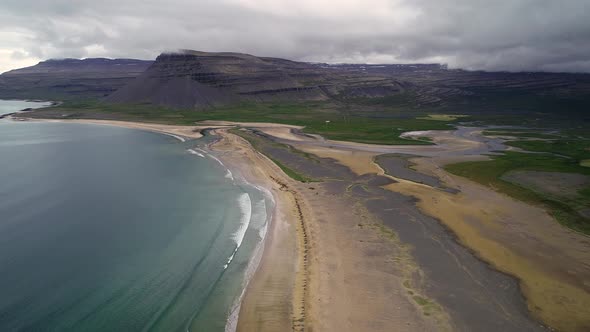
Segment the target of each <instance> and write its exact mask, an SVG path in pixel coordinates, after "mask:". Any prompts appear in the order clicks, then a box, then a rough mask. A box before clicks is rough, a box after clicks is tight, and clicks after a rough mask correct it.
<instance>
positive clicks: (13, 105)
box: [0, 100, 51, 116]
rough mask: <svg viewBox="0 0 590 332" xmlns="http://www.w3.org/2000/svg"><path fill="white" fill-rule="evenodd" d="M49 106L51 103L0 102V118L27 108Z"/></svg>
mask: <svg viewBox="0 0 590 332" xmlns="http://www.w3.org/2000/svg"><path fill="white" fill-rule="evenodd" d="M49 105H51V102H45V101H27V100H0V116H2V115H5V114H9V113H13V112H17V111H21V110H24V109H27V108H40V107H47V106H49Z"/></svg>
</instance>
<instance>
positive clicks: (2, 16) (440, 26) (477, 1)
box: [0, 0, 590, 72]
mask: <svg viewBox="0 0 590 332" xmlns="http://www.w3.org/2000/svg"><path fill="white" fill-rule="evenodd" d="M588 13H590V1H588V0H563V1H548V0H497V1H484V0H455V1H452V0H414V1H409V0H315V1H313V0H299V1H288V0H201V1H195V0H168V1H155V0H124V1H123V0H119V1H114V0H102V1H95V0H92V1H89V0H77V1H74V0H70V1H67V0H48V1H36V0H3V1H2V2H1V3H0V72H1V71H5V70H9V69H12V68H16V67H21V66H24V65H30V64H34V63H36V62H37V61H39V60H41V59H47V58H62V57H78V58H80V57H126V58H141V59H153V58H155V56H156V55H157V54H159V53H160V52H162V51H169V50H175V49H187V48H188V49H197V50H204V51H234V52H245V53H252V54H256V55H263V56H275V57H284V58H289V59H294V60H304V61H324V62H368V63H394V62H440V63H448V64H449V66H450V67H453V68H465V69H484V70H511V71H523V70H526V71H573V72H578V71H583V72H590V14H588Z"/></svg>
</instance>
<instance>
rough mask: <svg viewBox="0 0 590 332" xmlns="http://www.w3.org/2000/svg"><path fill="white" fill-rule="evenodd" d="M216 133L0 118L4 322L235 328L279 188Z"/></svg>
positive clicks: (75, 327) (93, 327) (0, 314)
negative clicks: (238, 170)
mask: <svg viewBox="0 0 590 332" xmlns="http://www.w3.org/2000/svg"><path fill="white" fill-rule="evenodd" d="M208 139H210V138H205V139H201V140H196V141H188V142H184V143H183V142H180V141H178V140H176V139H175V138H172V137H169V136H165V135H160V134H156V133H150V132H143V131H138V130H131V129H125V128H117V127H109V126H99V125H86V124H64V123H40V122H14V121H10V120H2V121H0V216H1V217H0V294H1V296H0V331H16V330H20V331H187V330H191V331H222V330H224V328H225V326H226V322H227V319H228V316H229V315H230V313H231V311H232V309H235V308H236V307H235V304H236V303H237V300H238V299H239V296H240V294H241V292H242V290H243V287H244V281H245V280H246V278H245V277H246V274H248V273H249V272H251V271H252V264H250V263H249V262H251V257H252V255H253V253H254V252H257V250H256V248H257V246H258V244H259V243H260V240H261V238H262V237H263V236H264V232H265V228H266V219H267V215H268V213H269V212H270V211H271V207H272V201H270V200H269V199H268V198H267V196H266V195H264V194H263V192H261V191H259V190H257V189H256V188H254V187H252V186H250V185H248V184H247V183H245V182H244V181H243V180H240V179H239V177H237V176H235V175H231V174H230V173H228V171H227V170H226V169H225V168H224V167H223V166H222V165H221V164H220V163H219V162H218V161H217V160H216V159H215V158H214V157H213V156H212V155H211V154H208V153H207V151H205V150H197V149H194V150H192V151H189V150H188V149H191V148H195V146H196V147H197V148H199V147H200V148H203V149H205V147H204V144H205V143H206V141H207V140H208ZM238 247H239V248H238ZM236 249H237V250H236ZM232 256H233V257H232ZM230 260H231V262H229V261H230Z"/></svg>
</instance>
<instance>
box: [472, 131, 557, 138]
mask: <svg viewBox="0 0 590 332" xmlns="http://www.w3.org/2000/svg"><path fill="white" fill-rule="evenodd" d="M482 134H483V135H485V136H512V137H522V138H540V139H558V138H560V136H557V135H553V134H545V133H539V132H534V131H525V130H523V131H521V130H518V131H507V130H484V131H483V133H482Z"/></svg>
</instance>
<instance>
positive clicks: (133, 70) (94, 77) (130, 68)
mask: <svg viewBox="0 0 590 332" xmlns="http://www.w3.org/2000/svg"><path fill="white" fill-rule="evenodd" d="M152 63H153V61H144V60H133V59H104V58H89V59H82V60H79V59H60V60H47V61H43V62H40V63H38V64H37V65H35V66H31V67H26V68H21V69H16V70H12V71H9V72H6V73H3V74H2V75H0V98H5V99H8V98H15V99H49V100H64V99H74V98H102V97H104V96H106V95H109V94H110V93H112V92H113V91H115V90H117V89H119V88H121V87H122V86H124V85H126V84H127V83H128V82H129V81H130V80H132V79H133V78H135V77H136V76H137V75H139V74H141V73H142V72H144V71H145V70H146V69H147V68H148V67H149V66H150V65H151V64H152Z"/></svg>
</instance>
